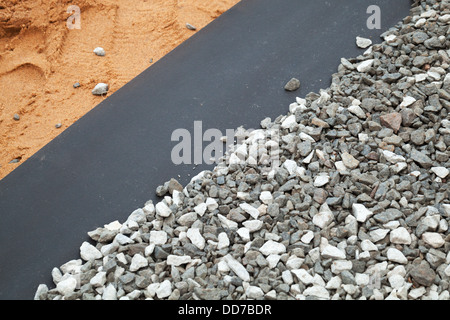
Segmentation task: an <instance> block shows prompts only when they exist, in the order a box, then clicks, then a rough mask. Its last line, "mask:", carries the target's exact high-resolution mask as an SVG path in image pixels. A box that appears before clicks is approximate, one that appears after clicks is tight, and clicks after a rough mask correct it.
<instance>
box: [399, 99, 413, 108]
mask: <svg viewBox="0 0 450 320" xmlns="http://www.w3.org/2000/svg"><path fill="white" fill-rule="evenodd" d="M416 101H417V100H416V99H415V98H413V97H411V96H406V97H403V101H402V103H401V104H400V108H406V107H409V106H410V105H412V104H413V103H414V102H416Z"/></svg>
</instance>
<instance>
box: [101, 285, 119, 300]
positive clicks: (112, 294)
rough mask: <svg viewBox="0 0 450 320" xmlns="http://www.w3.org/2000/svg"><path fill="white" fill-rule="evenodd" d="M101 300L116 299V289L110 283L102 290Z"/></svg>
mask: <svg viewBox="0 0 450 320" xmlns="http://www.w3.org/2000/svg"><path fill="white" fill-rule="evenodd" d="M102 300H111V301H112V300H117V291H116V288H114V286H113V284H112V283H110V284H109V285H108V286H107V287H106V288H105V290H103V295H102Z"/></svg>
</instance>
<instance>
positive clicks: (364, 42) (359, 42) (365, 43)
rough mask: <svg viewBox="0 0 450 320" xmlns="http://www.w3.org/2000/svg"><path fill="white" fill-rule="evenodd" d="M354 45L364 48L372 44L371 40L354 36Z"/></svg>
mask: <svg viewBox="0 0 450 320" xmlns="http://www.w3.org/2000/svg"><path fill="white" fill-rule="evenodd" d="M356 45H357V46H358V47H360V48H361V49H366V48H368V47H370V46H371V45H372V40H370V39H367V38H362V37H356Z"/></svg>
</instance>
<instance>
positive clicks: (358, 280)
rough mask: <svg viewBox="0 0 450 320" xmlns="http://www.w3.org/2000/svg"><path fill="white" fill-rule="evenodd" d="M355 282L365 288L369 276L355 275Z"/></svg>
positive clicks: (363, 274)
mask: <svg viewBox="0 0 450 320" xmlns="http://www.w3.org/2000/svg"><path fill="white" fill-rule="evenodd" d="M355 282H356V284H357V285H358V286H360V287H363V286H367V285H368V284H369V282H370V276H369V275H368V274H365V273H356V274H355Z"/></svg>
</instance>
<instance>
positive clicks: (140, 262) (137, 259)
mask: <svg viewBox="0 0 450 320" xmlns="http://www.w3.org/2000/svg"><path fill="white" fill-rule="evenodd" d="M146 266H148V260H147V259H146V258H144V257H143V256H141V255H140V254H139V253H137V254H135V255H134V256H133V259H131V264H130V271H131V272H134V271H138V270H139V269H141V268H145V267H146Z"/></svg>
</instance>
